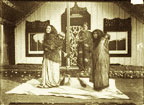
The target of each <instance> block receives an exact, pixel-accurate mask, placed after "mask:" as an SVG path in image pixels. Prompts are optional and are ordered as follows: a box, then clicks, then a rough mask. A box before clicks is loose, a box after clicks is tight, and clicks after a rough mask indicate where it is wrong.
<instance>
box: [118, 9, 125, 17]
mask: <svg viewBox="0 0 144 105" xmlns="http://www.w3.org/2000/svg"><path fill="white" fill-rule="evenodd" d="M124 14H125V11H124V10H123V9H122V8H120V7H119V17H120V18H121V19H124V18H125V17H124Z"/></svg>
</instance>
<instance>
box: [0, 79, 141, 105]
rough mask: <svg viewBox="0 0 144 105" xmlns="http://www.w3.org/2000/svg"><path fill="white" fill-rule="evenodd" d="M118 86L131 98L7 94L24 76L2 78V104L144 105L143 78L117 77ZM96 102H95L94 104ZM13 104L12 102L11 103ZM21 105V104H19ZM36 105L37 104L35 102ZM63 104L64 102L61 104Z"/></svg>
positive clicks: (22, 80) (21, 81)
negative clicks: (86, 104) (82, 97)
mask: <svg viewBox="0 0 144 105" xmlns="http://www.w3.org/2000/svg"><path fill="white" fill-rule="evenodd" d="M115 80H116V87H117V88H118V89H119V90H121V91H122V92H123V93H125V94H126V95H127V96H129V97H130V100H114V99H113V100H110V99H91V100H83V99H74V98H65V97H56V96H35V95H16V94H15V95H6V94H5V92H6V91H8V90H11V89H12V88H14V87H16V86H17V85H19V84H21V83H23V82H24V81H26V80H24V79H22V78H8V77H7V78H6V77H2V78H1V95H0V96H1V99H2V101H1V104H2V103H4V105H8V104H9V103H11V102H13V103H81V104H82V103H93V105H134V104H132V103H135V104H136V105H143V102H144V101H143V100H144V99H143V98H144V97H143V95H144V94H143V90H144V88H143V83H144V81H143V79H123V78H115ZM94 103H95V104H94ZM96 103H119V104H96ZM120 103H131V104H120ZM11 105H12V104H11ZM17 105H19V104H17ZM35 105H36V104H35ZM59 105H62V104H59ZM76 105H77V104H76ZM83 105H85V104H83Z"/></svg>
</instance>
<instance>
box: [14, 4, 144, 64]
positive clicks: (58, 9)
mask: <svg viewBox="0 0 144 105" xmlns="http://www.w3.org/2000/svg"><path fill="white" fill-rule="evenodd" d="M73 6H74V3H73V2H70V7H73ZM78 6H80V7H86V8H87V10H88V12H89V13H90V14H91V30H94V29H101V30H103V19H104V18H108V19H112V18H117V17H119V18H122V19H124V18H128V17H131V18H132V34H131V38H132V39H131V46H132V49H131V53H132V56H131V57H111V58H110V62H111V63H120V64H123V65H137V66H144V54H143V53H144V32H143V31H144V24H142V23H141V22H139V21H138V20H137V19H136V18H134V17H132V16H131V15H129V14H128V13H126V12H125V11H124V10H123V9H121V8H120V7H118V6H117V5H116V4H114V3H112V2H78ZM65 8H66V2H46V3H45V4H43V5H42V6H41V7H40V8H38V9H37V10H36V11H35V12H33V13H32V14H31V15H29V16H28V17H26V18H25V19H24V20H23V21H22V22H20V24H18V25H17V27H16V28H15V60H16V64H18V63H32V64H41V63H42V57H26V54H25V53H26V51H25V21H26V20H28V21H35V20H41V21H45V20H50V23H51V24H52V25H54V26H55V27H56V29H57V30H58V31H61V14H62V13H64V11H65Z"/></svg>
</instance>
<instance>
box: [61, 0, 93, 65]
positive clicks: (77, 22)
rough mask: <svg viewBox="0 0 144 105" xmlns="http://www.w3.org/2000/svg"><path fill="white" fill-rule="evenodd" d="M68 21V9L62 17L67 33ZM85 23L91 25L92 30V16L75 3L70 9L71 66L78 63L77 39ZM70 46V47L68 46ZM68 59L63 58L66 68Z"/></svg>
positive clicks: (63, 29)
mask: <svg viewBox="0 0 144 105" xmlns="http://www.w3.org/2000/svg"><path fill="white" fill-rule="evenodd" d="M66 20H67V9H65V12H64V13H63V14H62V16H61V26H62V29H61V30H62V31H63V32H65V33H66V25H67V23H66ZM84 22H87V23H88V24H89V27H88V29H90V25H91V22H90V14H89V13H88V11H87V9H86V7H84V8H83V7H79V6H78V5H77V3H76V2H75V5H74V7H72V8H70V26H71V27H70V28H71V30H70V50H71V52H70V53H71V57H70V58H71V59H70V64H71V65H75V66H76V63H77V41H76V40H77V38H78V37H79V36H78V33H79V31H80V26H82V25H83V23H84ZM66 46H69V45H66ZM66 46H65V47H64V48H63V50H64V51H65V50H66ZM65 62H66V59H65V58H64V57H62V66H65Z"/></svg>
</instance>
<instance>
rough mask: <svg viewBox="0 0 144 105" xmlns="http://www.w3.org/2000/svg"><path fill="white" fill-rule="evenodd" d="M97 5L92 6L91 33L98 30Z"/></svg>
mask: <svg viewBox="0 0 144 105" xmlns="http://www.w3.org/2000/svg"><path fill="white" fill-rule="evenodd" d="M97 18H98V16H97V3H95V2H94V3H92V4H91V31H93V30H95V29H96V28H97V24H98V21H97Z"/></svg>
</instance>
